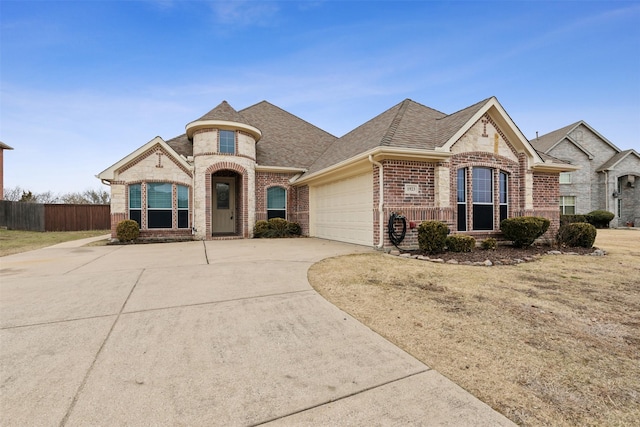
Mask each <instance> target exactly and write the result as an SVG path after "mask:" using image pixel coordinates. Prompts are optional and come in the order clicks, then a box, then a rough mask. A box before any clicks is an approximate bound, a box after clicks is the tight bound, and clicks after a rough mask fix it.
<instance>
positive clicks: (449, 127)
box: [435, 98, 491, 147]
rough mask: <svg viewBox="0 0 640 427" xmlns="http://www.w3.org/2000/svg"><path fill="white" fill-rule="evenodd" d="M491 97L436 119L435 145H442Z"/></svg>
mask: <svg viewBox="0 0 640 427" xmlns="http://www.w3.org/2000/svg"><path fill="white" fill-rule="evenodd" d="M490 99H491V98H487V99H483V100H482V101H480V102H477V103H475V104H473V105H471V106H469V107H467V108H463V109H462V110H459V111H456V112H455V113H453V114H449V115H447V116H444V117H442V118H440V119H438V120H437V121H436V129H437V131H436V141H435V146H438V147H441V146H443V145H444V144H445V143H446V142H447V141H448V140H449V139H450V138H451V137H452V136H453V135H455V133H456V132H457V131H458V130H459V129H460V128H461V127H462V126H464V124H465V123H467V122H468V121H469V119H471V117H473V115H474V114H475V113H477V112H478V110H480V109H481V108H482V107H483V106H484V105H485V104H486V103H487V102H489V100H490Z"/></svg>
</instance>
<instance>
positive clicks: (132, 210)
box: [129, 184, 142, 228]
mask: <svg viewBox="0 0 640 427" xmlns="http://www.w3.org/2000/svg"><path fill="white" fill-rule="evenodd" d="M129 219H131V220H133V221H135V222H137V223H138V228H140V227H141V226H142V184H131V185H129Z"/></svg>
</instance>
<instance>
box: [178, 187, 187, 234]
mask: <svg viewBox="0 0 640 427" xmlns="http://www.w3.org/2000/svg"><path fill="white" fill-rule="evenodd" d="M177 191H178V228H189V188H188V187H186V186H184V185H178V186H177Z"/></svg>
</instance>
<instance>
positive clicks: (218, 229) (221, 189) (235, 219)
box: [206, 168, 247, 238]
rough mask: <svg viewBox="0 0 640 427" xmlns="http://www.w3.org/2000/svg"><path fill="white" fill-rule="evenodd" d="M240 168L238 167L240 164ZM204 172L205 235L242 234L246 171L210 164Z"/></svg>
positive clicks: (212, 236)
mask: <svg viewBox="0 0 640 427" xmlns="http://www.w3.org/2000/svg"><path fill="white" fill-rule="evenodd" d="M240 169H242V168H240ZM208 172H209V173H208V174H207V184H206V187H207V188H206V194H207V197H206V198H207V200H206V203H207V206H206V211H207V236H209V238H216V237H220V238H224V237H246V234H247V224H246V218H247V206H246V200H247V197H246V191H247V182H246V181H247V179H246V173H242V172H243V171H242V170H240V171H237V170H233V169H227V168H224V169H218V170H215V168H212V170H211V171H208Z"/></svg>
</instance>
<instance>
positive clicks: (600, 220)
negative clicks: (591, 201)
mask: <svg viewBox="0 0 640 427" xmlns="http://www.w3.org/2000/svg"><path fill="white" fill-rule="evenodd" d="M587 216H588V217H589V218H588V220H587V221H588V222H589V223H590V224H592V225H593V226H595V227H596V228H609V223H610V222H611V220H612V219H613V218H614V217H615V215H614V214H613V213H611V212H609V211H603V210H597V211H592V212H589V213H588V214H587Z"/></svg>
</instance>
